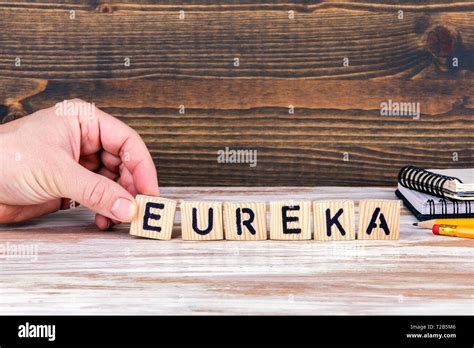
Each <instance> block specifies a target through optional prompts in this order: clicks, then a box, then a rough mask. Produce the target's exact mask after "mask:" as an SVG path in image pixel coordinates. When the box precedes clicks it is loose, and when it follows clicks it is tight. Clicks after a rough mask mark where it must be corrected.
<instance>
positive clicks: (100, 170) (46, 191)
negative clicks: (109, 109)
mask: <svg viewBox="0 0 474 348" xmlns="http://www.w3.org/2000/svg"><path fill="white" fill-rule="evenodd" d="M61 105H62V106H61ZM137 193H141V194H147V195H158V194H159V189H158V179H157V174H156V169H155V166H154V164H153V160H152V158H151V156H150V153H149V152H148V149H147V147H146V145H145V144H144V142H143V141H142V139H141V138H140V136H139V135H138V133H137V132H136V131H134V130H133V129H132V128H130V127H128V126H127V125H126V124H124V123H122V122H121V121H119V120H118V119H116V118H114V117H112V116H110V115H108V114H106V113H105V112H103V111H101V110H99V109H97V108H96V107H95V106H94V105H93V104H90V103H86V102H85V101H82V100H79V99H73V100H68V101H64V102H62V103H58V104H57V105H56V106H54V107H51V108H48V109H44V110H40V111H38V112H35V113H33V114H31V115H28V116H25V117H23V118H20V119H17V120H15V121H12V122H10V123H7V124H4V125H0V223H10V222H19V221H24V220H28V219H31V218H34V217H37V216H41V215H44V214H48V213H51V212H54V211H57V210H59V209H67V208H68V207H69V206H70V205H72V204H71V203H70V202H71V201H73V202H78V203H80V204H81V205H83V206H85V207H87V208H90V209H91V210H93V211H95V212H96V213H97V214H96V218H95V222H96V224H97V226H98V227H99V228H100V229H103V230H105V229H108V228H109V227H111V226H112V225H113V223H116V222H121V221H131V220H132V219H133V217H134V216H135V213H136V211H137V207H136V203H135V200H134V196H135V195H136V194H137Z"/></svg>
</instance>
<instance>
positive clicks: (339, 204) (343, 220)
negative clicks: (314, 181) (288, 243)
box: [313, 201, 355, 240]
mask: <svg viewBox="0 0 474 348" xmlns="http://www.w3.org/2000/svg"><path fill="white" fill-rule="evenodd" d="M313 210H314V239H315V240H354V239H355V215H354V202H353V201H330V202H313Z"/></svg>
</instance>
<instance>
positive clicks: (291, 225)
mask: <svg viewBox="0 0 474 348" xmlns="http://www.w3.org/2000/svg"><path fill="white" fill-rule="evenodd" d="M270 239H277V240H306V239H311V202H309V201H291V200H290V201H275V202H270Z"/></svg>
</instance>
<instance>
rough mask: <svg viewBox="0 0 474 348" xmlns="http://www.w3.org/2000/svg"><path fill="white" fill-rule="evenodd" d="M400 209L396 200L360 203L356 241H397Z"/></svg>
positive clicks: (363, 201)
mask: <svg viewBox="0 0 474 348" xmlns="http://www.w3.org/2000/svg"><path fill="white" fill-rule="evenodd" d="M400 208H401V204H400V201H397V200H362V201H360V202H359V231H358V234H357V239H398V234H399V230H400Z"/></svg>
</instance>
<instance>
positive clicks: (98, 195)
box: [84, 180, 107, 207]
mask: <svg viewBox="0 0 474 348" xmlns="http://www.w3.org/2000/svg"><path fill="white" fill-rule="evenodd" d="M106 198H107V185H106V184H105V183H104V182H103V181H101V180H98V181H97V182H95V183H94V184H93V185H90V186H87V187H86V189H85V190H84V202H87V204H88V205H89V206H91V207H100V206H103V205H104V204H105V203H106Z"/></svg>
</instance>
